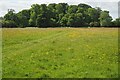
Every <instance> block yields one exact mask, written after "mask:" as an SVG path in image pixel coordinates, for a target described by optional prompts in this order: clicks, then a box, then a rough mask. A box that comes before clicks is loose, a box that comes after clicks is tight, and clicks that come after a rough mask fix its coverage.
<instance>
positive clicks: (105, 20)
mask: <svg viewBox="0 0 120 80" xmlns="http://www.w3.org/2000/svg"><path fill="white" fill-rule="evenodd" d="M99 19H100V25H101V26H104V27H105V26H111V22H112V17H111V16H110V15H109V11H102V12H101V14H100V18H99Z"/></svg>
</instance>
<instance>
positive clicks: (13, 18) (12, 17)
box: [4, 9, 19, 27]
mask: <svg viewBox="0 0 120 80" xmlns="http://www.w3.org/2000/svg"><path fill="white" fill-rule="evenodd" d="M14 12H15V10H13V9H8V13H7V14H5V16H4V20H5V24H10V26H9V27H13V26H18V24H19V21H18V17H17V15H16V13H14ZM12 24H13V25H12Z"/></svg>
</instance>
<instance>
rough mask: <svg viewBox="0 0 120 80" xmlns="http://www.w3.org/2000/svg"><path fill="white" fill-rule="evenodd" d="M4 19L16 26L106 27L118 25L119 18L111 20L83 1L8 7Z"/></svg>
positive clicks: (99, 10)
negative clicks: (25, 8)
mask: <svg viewBox="0 0 120 80" xmlns="http://www.w3.org/2000/svg"><path fill="white" fill-rule="evenodd" d="M4 20H5V21H7V22H9V21H11V22H15V24H16V27H36V26H37V27H88V26H94V27H100V26H104V27H108V26H118V25H119V19H116V20H115V21H112V17H111V16H110V15H109V12H108V11H102V10H101V8H99V7H96V8H92V7H91V6H90V5H87V4H83V3H81V4H78V5H68V4H67V3H58V4H56V3H51V4H48V5H46V4H40V5H39V4H33V5H32V6H31V8H30V9H28V10H22V11H20V12H18V13H15V10H13V9H9V10H8V13H7V14H5V16H4ZM3 22H4V21H3ZM2 24H4V23H2ZM13 26H14V25H13ZM6 27H7V26H6Z"/></svg>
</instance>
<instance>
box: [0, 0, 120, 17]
mask: <svg viewBox="0 0 120 80" xmlns="http://www.w3.org/2000/svg"><path fill="white" fill-rule="evenodd" d="M118 1H119V0H111V1H109V0H99V1H98V0H1V1H0V11H1V12H0V16H4V14H5V13H7V10H8V9H10V8H12V9H15V11H16V12H18V11H20V10H22V9H28V8H30V6H31V5H32V4H35V3H37V4H43V3H45V4H49V3H61V2H65V3H68V4H79V3H88V4H90V5H91V6H93V7H97V6H98V7H101V8H102V9H107V10H109V11H110V14H111V15H112V17H113V18H116V17H117V16H118V10H117V9H118V7H117V2H118Z"/></svg>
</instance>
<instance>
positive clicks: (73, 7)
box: [68, 5, 78, 14]
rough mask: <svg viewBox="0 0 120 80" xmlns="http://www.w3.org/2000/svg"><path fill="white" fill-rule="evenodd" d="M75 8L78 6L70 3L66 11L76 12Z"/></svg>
mask: <svg viewBox="0 0 120 80" xmlns="http://www.w3.org/2000/svg"><path fill="white" fill-rule="evenodd" d="M77 9H78V7H77V5H70V6H69V7H68V13H70V14H71V13H76V12H77Z"/></svg>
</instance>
